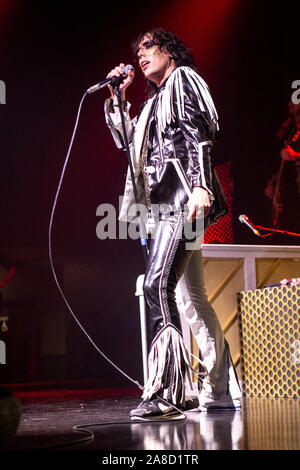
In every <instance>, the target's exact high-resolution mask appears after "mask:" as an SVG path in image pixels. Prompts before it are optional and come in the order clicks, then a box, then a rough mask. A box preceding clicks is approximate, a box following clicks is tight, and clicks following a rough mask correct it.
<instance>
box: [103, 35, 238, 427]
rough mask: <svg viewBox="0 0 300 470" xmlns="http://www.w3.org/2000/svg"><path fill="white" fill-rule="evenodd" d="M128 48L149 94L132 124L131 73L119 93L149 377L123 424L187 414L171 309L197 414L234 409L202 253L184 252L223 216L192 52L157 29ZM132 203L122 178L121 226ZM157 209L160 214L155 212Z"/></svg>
mask: <svg viewBox="0 0 300 470" xmlns="http://www.w3.org/2000/svg"><path fill="white" fill-rule="evenodd" d="M133 51H134V54H135V57H136V59H137V62H138V65H139V68H140V70H141V71H142V73H143V75H144V77H145V79H146V84H147V87H148V99H147V100H146V101H145V103H144V104H143V105H142V106H141V108H140V112H139V114H138V116H137V117H135V118H134V119H131V118H130V115H129V108H130V104H129V103H128V102H127V101H126V97H125V95H126V89H127V88H128V86H130V85H131V84H132V82H133V80H134V72H133V71H132V70H129V71H128V75H127V78H126V79H124V80H123V82H122V84H121V85H120V87H119V89H120V93H121V101H122V108H123V112H124V115H125V119H126V128H127V133H128V138H129V142H130V145H131V158H132V162H133V165H134V174H135V182H136V186H137V189H138V195H139V202H140V203H141V204H145V205H146V206H147V210H148V215H149V223H148V225H147V227H148V231H149V233H150V235H149V238H150V243H149V255H148V258H147V266H146V271H145V282H144V295H145V300H146V304H147V309H148V318H149V325H148V328H149V330H150V331H149V341H150V342H149V344H150V349H149V356H148V366H149V378H148V381H147V383H146V384H145V387H144V391H143V395H142V402H141V403H140V405H139V406H138V407H137V408H136V409H134V410H132V411H131V413H130V415H131V419H132V420H136V421H145V420H151V419H155V420H157V419H176V418H179V417H180V413H178V411H177V410H176V409H175V408H174V407H172V404H173V405H175V406H176V407H177V408H178V409H181V410H184V409H186V407H187V404H186V397H185V378H186V376H187V375H189V374H188V373H189V372H190V362H189V358H188V353H187V351H186V348H185V345H184V343H183V338H182V331H181V323H180V315H179V310H178V307H179V308H180V311H182V312H183V313H184V314H185V318H186V320H187V321H188V323H189V325H190V327H191V329H192V333H193V335H194V336H195V338H196V340H197V343H198V346H199V349H200V356H201V357H200V359H201V363H202V368H201V370H204V372H203V374H204V378H203V377H202V380H201V381H199V383H200V393H199V409H200V410H202V411H207V410H208V409H209V408H220V409H228V408H229V409H236V408H239V407H240V400H239V399H240V397H241V393H240V388H239V385H238V382H237V379H236V375H235V371H234V369H233V366H232V361H231V357H230V352H229V348H228V344H227V342H226V340H225V338H224V335H223V332H222V329H221V326H220V323H219V321H218V318H217V316H216V313H215V312H214V310H213V309H212V307H211V305H210V304H209V303H208V300H207V296H206V292H205V287H204V281H203V267H202V258H201V250H200V249H195V250H190V249H187V244H186V237H185V230H184V229H185V227H186V226H187V224H192V225H193V224H195V223H196V222H197V220H199V218H201V217H202V220H203V226H204V227H205V228H206V227H208V226H209V225H210V224H213V223H215V222H216V221H217V220H218V218H219V217H221V216H222V215H224V213H226V203H225V199H224V196H223V192H222V190H221V187H220V184H219V181H218V179H217V177H216V174H215V172H214V169H213V163H212V158H211V150H212V148H213V143H214V139H215V134H216V132H217V130H218V116H217V112H216V109H215V106H214V103H213V100H212V98H211V95H210V92H209V89H208V87H207V85H206V83H205V82H204V80H203V79H202V78H201V77H200V76H199V74H198V72H197V70H196V67H195V64H194V59H193V56H192V54H191V52H190V51H189V49H188V48H187V47H186V46H185V44H183V43H182V41H181V40H180V39H179V38H178V37H177V36H176V35H175V34H173V33H172V32H170V31H166V30H163V29H160V28H157V29H153V30H151V31H147V32H144V33H141V34H140V35H139V36H138V38H137V39H136V41H134V43H133ZM123 69H124V64H123V63H121V64H120V65H118V66H116V67H115V68H114V69H113V70H111V71H110V72H109V74H108V75H107V78H111V77H115V76H116V77H118V76H120V75H122V73H123ZM109 88H110V93H111V96H110V98H108V99H107V100H106V102H105V116H106V123H107V125H108V126H109V128H110V130H111V133H112V136H113V138H114V141H115V143H116V145H117V146H118V148H124V140H123V133H122V126H121V117H120V109H119V105H118V99H117V96H116V93H115V89H114V88H113V87H111V86H110V87H109ZM174 162H179V164H178V165H177V166H176V165H175V164H174ZM184 182H185V183H186V184H184ZM187 186H188V188H187ZM133 202H134V201H133V197H132V181H131V177H130V173H129V172H128V173H127V177H126V183H125V193H124V198H123V205H122V207H121V210H120V218H121V220H127V221H131V220H130V217H129V208H130V207H131V206H132V204H133ZM157 205H159V207H160V210H159V212H158V213H157V212H154V210H153V207H154V206H157ZM151 234H152V235H151ZM154 235H155V236H154ZM175 290H176V292H175ZM181 416H182V415H181Z"/></svg>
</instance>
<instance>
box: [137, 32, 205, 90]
mask: <svg viewBox="0 0 300 470" xmlns="http://www.w3.org/2000/svg"><path fill="white" fill-rule="evenodd" d="M148 34H149V35H151V37H152V39H153V40H154V42H155V44H156V45H157V46H158V47H159V49H160V50H162V49H163V48H165V49H166V50H167V51H168V52H169V54H170V55H171V57H172V59H173V60H174V62H175V65H176V67H180V66H183V65H185V66H187V67H191V68H192V69H193V70H195V71H197V67H196V65H195V61H194V57H193V54H192V52H191V51H190V49H189V48H188V47H187V46H186V45H185V44H184V43H183V42H182V41H181V39H179V37H178V36H176V34H174V33H172V32H171V31H168V30H167V29H163V28H153V29H150V30H148V31H144V32H143V33H140V34H139V35H138V37H137V38H136V39H135V40H134V41H133V42H132V44H131V46H132V51H133V54H134V59H135V61H137V53H138V46H139V44H140V42H141V41H142V39H143V37H145V36H146V35H148ZM146 90H147V94H148V95H153V93H155V92H156V91H157V85H156V84H155V83H153V82H151V81H150V80H148V79H146Z"/></svg>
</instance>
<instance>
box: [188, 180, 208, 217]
mask: <svg viewBox="0 0 300 470" xmlns="http://www.w3.org/2000/svg"><path fill="white" fill-rule="evenodd" d="M187 206H188V208H189V213H188V216H187V220H188V222H192V221H193V220H195V219H200V218H201V217H206V216H207V215H208V214H209V211H210V206H211V202H210V197H209V193H208V191H207V190H206V189H204V188H202V187H200V186H199V187H198V186H197V187H196V188H194V189H193V192H192V194H191V196H190V198H189V200H188V203H187Z"/></svg>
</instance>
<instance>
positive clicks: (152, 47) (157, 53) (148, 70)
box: [137, 34, 175, 86]
mask: <svg viewBox="0 0 300 470" xmlns="http://www.w3.org/2000/svg"><path fill="white" fill-rule="evenodd" d="M137 57H138V62H139V66H140V67H141V70H142V72H143V74H144V75H145V78H147V79H148V80H151V81H152V82H154V83H155V84H156V85H157V86H159V85H160V84H161V83H162V82H163V81H164V80H165V79H166V78H167V77H168V75H169V74H170V73H171V72H172V70H174V68H175V63H174V60H173V59H172V57H171V56H170V54H169V53H168V51H167V50H166V49H164V48H163V49H162V50H160V48H159V46H158V45H156V44H155V41H154V40H153V38H152V36H151V35H150V34H146V35H145V36H144V37H143V38H142V40H141V42H140V44H139V46H138V50H137Z"/></svg>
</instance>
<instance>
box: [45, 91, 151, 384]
mask: <svg viewBox="0 0 300 470" xmlns="http://www.w3.org/2000/svg"><path fill="white" fill-rule="evenodd" d="M87 94H88V92H87V91H86V92H85V93H84V94H83V96H82V98H81V101H80V104H79V107H78V111H77V116H76V121H75V125H74V129H73V133H72V137H71V140H70V144H69V148H68V151H67V155H66V158H65V161H64V164H63V169H62V172H61V175H60V178H59V183H58V186H57V190H56V194H55V198H54V203H53V207H52V210H51V216H50V222H49V230H48V252H49V261H50V266H51V270H52V274H53V277H54V280H55V283H56V286H57V288H58V290H59V292H60V294H61V296H62V298H63V300H64V302H65V304H66V306H67V308H68V310H69V312H70V313H71V315H72V317H73V319H74V320H75V322H76V323H77V325H78V326H79V328H80V329H81V331H82V332H83V333H84V335H85V336H86V337H87V339H88V340H89V341H90V343H91V344H92V345H93V346H94V348H95V349H96V350H97V351H98V353H99V354H101V356H102V357H103V358H104V359H105V360H106V361H108V362H109V364H110V365H111V366H113V367H114V368H115V369H116V370H117V371H118V372H120V373H121V374H122V375H123V376H124V377H126V378H127V379H128V380H130V381H131V382H133V383H134V384H135V385H137V386H138V387H139V388H140V389H141V390H143V389H144V387H143V386H142V385H141V384H140V383H139V382H138V380H134V379H133V378H132V377H130V376H129V375H127V374H126V373H125V372H124V371H123V370H122V369H120V367H118V366H117V365H116V364H115V363H114V362H113V361H112V360H111V359H109V358H108V357H107V356H106V354H104V352H103V351H101V349H100V348H99V347H98V346H97V345H96V343H95V342H94V341H93V339H92V338H91V336H90V335H89V334H88V332H87V331H86V330H85V328H84V327H83V325H82V324H81V323H80V321H79V320H78V318H77V317H76V315H75V313H74V312H73V310H72V308H71V306H70V304H69V302H68V300H67V299H66V296H65V295H64V292H63V289H62V287H61V286H60V283H59V281H58V278H57V275H56V272H55V268H54V263H53V256H52V228H53V219H54V214H55V209H56V206H57V201H58V196H59V194H60V190H61V186H62V182H63V179H64V175H65V171H66V167H67V164H68V161H69V158H70V153H71V149H72V146H73V142H74V138H75V134H76V131H77V127H78V122H79V117H80V113H81V108H82V104H83V101H84V99H85V97H86V95H87Z"/></svg>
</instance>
